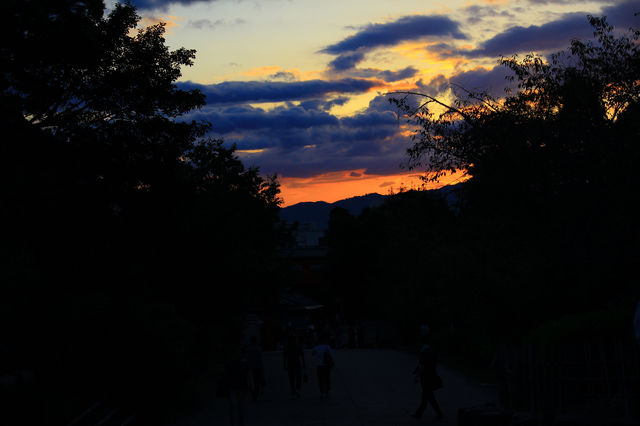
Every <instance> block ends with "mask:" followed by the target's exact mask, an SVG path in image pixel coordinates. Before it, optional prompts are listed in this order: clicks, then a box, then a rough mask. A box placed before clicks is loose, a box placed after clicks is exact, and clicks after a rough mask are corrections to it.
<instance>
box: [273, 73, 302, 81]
mask: <svg viewBox="0 0 640 426" xmlns="http://www.w3.org/2000/svg"><path fill="white" fill-rule="evenodd" d="M269 78H271V79H273V80H284V81H295V80H296V76H295V75H294V74H293V73H291V72H288V71H278V72H277V73H275V74H271V75H270V76H269Z"/></svg>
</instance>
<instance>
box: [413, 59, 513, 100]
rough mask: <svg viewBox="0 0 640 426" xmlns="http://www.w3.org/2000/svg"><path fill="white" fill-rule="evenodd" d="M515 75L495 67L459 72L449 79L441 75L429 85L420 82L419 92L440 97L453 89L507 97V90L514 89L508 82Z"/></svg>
mask: <svg viewBox="0 0 640 426" xmlns="http://www.w3.org/2000/svg"><path fill="white" fill-rule="evenodd" d="M510 75H513V73H512V72H511V71H510V70H509V69H508V68H506V67H503V66H499V65H498V66H495V67H494V68H492V69H486V68H477V69H475V70H470V71H464V72H459V73H457V74H454V75H452V76H451V77H449V78H447V77H445V76H444V75H442V74H440V75H438V76H436V77H434V78H433V79H432V80H431V81H429V83H427V84H424V83H422V82H418V87H419V91H420V92H421V93H425V94H428V95H431V96H438V95H439V94H441V93H442V92H444V91H445V90H447V89H449V88H452V89H453V91H454V92H455V93H458V94H460V95H462V94H463V89H466V90H469V91H472V92H486V93H488V94H489V95H491V96H493V97H501V96H504V95H505V88H507V87H508V88H512V89H513V88H514V86H513V84H512V83H510V82H509V81H507V80H506V77H507V76H510Z"/></svg>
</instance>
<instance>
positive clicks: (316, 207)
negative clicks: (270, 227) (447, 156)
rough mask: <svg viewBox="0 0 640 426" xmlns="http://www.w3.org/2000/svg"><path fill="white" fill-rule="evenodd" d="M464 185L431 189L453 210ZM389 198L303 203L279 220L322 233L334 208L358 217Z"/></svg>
mask: <svg viewBox="0 0 640 426" xmlns="http://www.w3.org/2000/svg"><path fill="white" fill-rule="evenodd" d="M462 185H464V183H458V184H455V185H448V186H443V187H442V188H439V189H433V190H431V191H433V192H434V193H440V194H442V195H443V196H444V197H446V199H447V202H448V203H449V206H451V207H452V208H455V204H456V203H457V201H458V197H457V195H456V191H455V190H456V189H458V188H460V187H461V186H462ZM387 197H389V195H382V194H377V193H375V192H374V193H371V194H366V195H361V196H357V197H352V198H347V199H344V200H339V201H336V202H334V203H327V202H324V201H315V202H304V203H298V204H294V205H292V206H289V207H285V208H283V209H280V219H282V220H284V221H286V222H289V223H293V222H299V223H301V224H302V223H310V224H314V225H315V226H316V229H317V230H319V231H324V230H325V229H327V227H328V226H329V213H331V210H333V208H334V207H342V208H343V209H346V210H348V211H349V213H351V214H352V215H354V216H358V215H359V214H360V213H362V211H363V210H364V209H365V208H367V207H378V206H380V205H381V204H382V203H384V201H385V200H386V199H387Z"/></svg>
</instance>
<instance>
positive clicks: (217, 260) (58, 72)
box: [0, 0, 280, 424]
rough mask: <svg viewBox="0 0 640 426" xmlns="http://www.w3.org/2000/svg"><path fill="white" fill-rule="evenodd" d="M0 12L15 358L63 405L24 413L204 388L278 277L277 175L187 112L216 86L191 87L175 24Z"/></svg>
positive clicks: (7, 262) (7, 331)
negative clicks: (183, 85)
mask: <svg viewBox="0 0 640 426" xmlns="http://www.w3.org/2000/svg"><path fill="white" fill-rule="evenodd" d="M0 11H1V12H2V14H3V16H5V17H6V18H7V25H4V26H3V27H2V29H1V30H0V31H1V35H2V42H1V44H0V66H1V67H2V73H0V108H1V111H0V120H1V124H2V130H3V133H4V134H5V137H4V138H3V143H2V148H1V149H2V155H1V156H0V158H1V160H0V161H2V164H1V165H0V168H1V169H2V172H1V173H2V176H1V178H2V182H1V183H0V185H1V187H0V188H1V193H0V197H1V199H2V210H1V212H2V222H3V224H2V228H3V231H2V235H3V238H2V243H1V244H0V250H1V254H2V256H1V260H0V265H1V271H0V281H2V283H3V284H2V287H1V289H0V291H1V293H0V308H1V309H0V322H1V323H2V324H3V325H2V333H1V334H2V336H3V337H2V341H1V342H0V343H1V344H2V345H3V347H6V348H8V351H9V352H10V353H11V354H13V356H12V357H11V359H12V360H13V361H12V362H11V363H10V364H7V365H3V366H2V368H3V370H5V371H7V372H9V373H11V374H13V373H14V372H15V371H20V370H31V371H34V372H35V377H36V378H37V383H38V384H39V386H40V387H39V388H38V389H40V390H42V394H41V396H42V398H44V399H48V400H49V402H48V403H47V404H48V405H49V407H53V408H52V409H50V410H49V411H48V414H47V410H45V409H43V408H41V407H42V406H43V405H42V404H44V402H42V401H43V400H42V398H40V399H34V400H32V401H30V402H29V403H30V404H32V405H34V404H35V405H38V407H35V406H34V407H31V406H30V407H27V411H29V412H32V413H34V414H33V416H34V418H31V419H27V418H24V416H23V418H24V420H25V421H32V423H33V422H35V423H40V424H45V423H46V421H49V422H50V423H52V424H53V423H55V424H58V423H65V422H68V421H70V420H71V418H72V417H73V416H75V415H77V414H78V413H79V410H80V409H81V408H86V407H85V405H86V406H88V404H89V403H91V402H92V400H94V399H96V398H99V397H103V396H106V397H108V398H115V399H118V400H119V402H118V403H122V404H124V401H127V400H129V402H132V403H133V404H134V405H135V406H136V407H137V408H141V407H142V408H144V406H145V404H146V403H152V402H153V404H154V405H153V406H154V407H155V411H160V412H162V411H163V410H161V409H166V408H172V407H174V406H175V405H176V404H177V403H179V402H180V401H184V400H189V399H191V400H193V398H192V395H191V394H190V393H191V392H193V391H195V389H197V386H195V384H196V383H197V381H198V380H201V378H202V377H206V375H207V374H209V373H210V372H212V371H215V364H216V362H218V363H220V362H222V361H224V357H225V356H226V354H225V351H228V350H231V347H232V345H234V344H235V343H236V342H237V340H238V339H239V337H240V333H241V327H242V321H243V310H244V308H245V306H246V303H247V302H248V301H249V299H251V300H252V301H253V302H255V301H256V300H258V301H259V300H260V298H261V297H263V296H265V297H266V295H268V293H269V289H270V288H271V287H270V286H273V285H275V282H276V278H275V276H276V275H277V270H275V266H274V263H272V260H273V259H274V258H275V252H274V248H275V243H276V241H277V238H278V236H277V235H276V231H275V229H276V228H275V224H276V222H277V210H278V205H279V202H280V201H279V198H278V193H279V185H278V182H277V178H276V177H275V176H272V177H267V178H263V177H261V176H260V175H259V173H258V170H257V169H251V168H250V169H246V168H245V167H244V166H243V164H242V162H241V161H240V160H239V159H238V158H237V157H236V155H235V154H234V151H235V148H234V147H231V148H226V147H225V146H224V145H223V144H222V142H221V141H217V140H210V139H206V138H204V135H205V133H206V131H207V129H208V123H204V122H194V121H187V120H184V119H182V118H181V116H182V115H184V114H185V113H187V112H189V111H191V110H193V109H194V108H198V107H200V106H202V105H203V104H204V95H203V94H202V93H200V92H199V91H196V90H193V91H185V90H181V89H179V88H178V87H177V85H176V83H175V82H176V80H177V79H178V78H179V77H180V72H181V71H180V70H181V67H182V66H189V65H192V63H193V58H194V57H195V52H194V51H193V50H187V49H183V48H180V49H177V50H173V51H172V50H169V48H168V47H167V46H166V44H165V40H164V24H157V25H152V26H150V27H147V28H140V29H137V25H138V22H139V17H138V15H137V14H136V11H135V8H134V7H133V6H131V5H130V4H129V3H125V4H116V5H115V6H114V8H113V10H112V11H110V12H109V13H108V14H106V15H105V7H104V3H103V2H102V1H101V0H83V1H78V0H54V1H48V0H47V1H44V0H26V1H14V0H9V1H6V2H2V4H1V5H0ZM54 390H55V391H54ZM181 398H182V399H181ZM152 411H153V410H152ZM45 415H47V416H49V418H48V419H44V418H42V417H41V418H36V417H38V416H45ZM18 419H19V418H18ZM12 421H17V420H16V419H12V420H11V421H9V423H11V422H12ZM160 423H161V421H160V420H158V421H155V422H154V424H160Z"/></svg>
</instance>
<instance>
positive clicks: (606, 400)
mask: <svg viewBox="0 0 640 426" xmlns="http://www.w3.org/2000/svg"><path fill="white" fill-rule="evenodd" d="M503 351H504V352H506V353H504V352H503V354H502V358H501V359H502V360H503V361H502V362H503V368H502V370H501V372H502V373H503V374H501V378H502V392H501V399H502V403H503V405H505V406H506V407H507V408H510V409H513V410H516V411H526V412H530V413H535V414H537V415H545V414H550V415H553V416H559V415H563V414H569V413H581V414H584V415H588V416H590V417H591V418H606V419H637V418H639V417H640V351H639V348H638V345H637V344H636V342H634V341H628V342H620V341H618V342H582V343H573V344H555V345H525V346H522V347H519V348H507V349H504V348H503Z"/></svg>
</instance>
